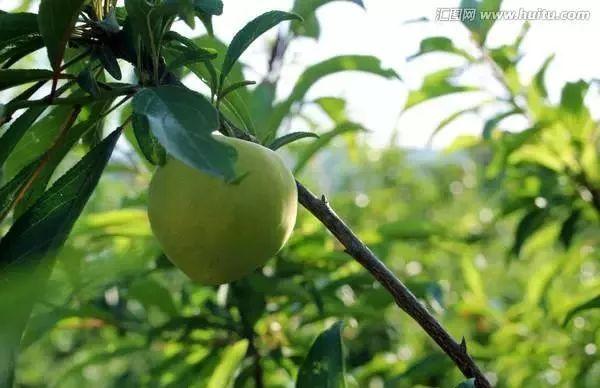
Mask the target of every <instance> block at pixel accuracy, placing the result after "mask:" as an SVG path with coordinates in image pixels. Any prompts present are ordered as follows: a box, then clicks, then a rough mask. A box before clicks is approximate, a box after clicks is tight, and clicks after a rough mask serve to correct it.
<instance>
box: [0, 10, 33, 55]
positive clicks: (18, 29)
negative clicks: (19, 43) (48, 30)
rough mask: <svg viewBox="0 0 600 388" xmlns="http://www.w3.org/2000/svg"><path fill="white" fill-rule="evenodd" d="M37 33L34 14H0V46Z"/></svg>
mask: <svg viewBox="0 0 600 388" xmlns="http://www.w3.org/2000/svg"><path fill="white" fill-rule="evenodd" d="M38 33H39V29H38V22H37V16H36V15H35V14H33V13H26V12H21V13H3V14H0V47H4V46H6V45H8V44H9V43H10V42H11V41H15V40H20V39H23V37H26V36H31V35H34V34H38Z"/></svg>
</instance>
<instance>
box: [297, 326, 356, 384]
mask: <svg viewBox="0 0 600 388" xmlns="http://www.w3.org/2000/svg"><path fill="white" fill-rule="evenodd" d="M342 324H343V323H342V322H341V321H339V322H337V323H335V324H334V325H332V326H331V327H330V328H329V329H327V330H325V331H324V332H322V333H321V334H319V336H318V337H317V339H316V340H315V342H314V343H313V345H312V346H311V348H310V350H309V352H308V355H307V356H306V358H305V359H304V361H303V362H302V365H301V366H300V369H299V371H298V380H297V381H296V387H297V388H313V387H328V388H344V387H345V386H346V379H345V376H344V373H345V363H344V351H343V348H342V347H343V344H342Z"/></svg>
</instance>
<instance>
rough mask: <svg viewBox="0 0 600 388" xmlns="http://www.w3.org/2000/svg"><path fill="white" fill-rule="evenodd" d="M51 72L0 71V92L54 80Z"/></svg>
mask: <svg viewBox="0 0 600 388" xmlns="http://www.w3.org/2000/svg"><path fill="white" fill-rule="evenodd" d="M53 74H54V73H52V72H51V71H50V70H42V69H2V70H0V90H4V89H9V88H12V87H14V86H18V85H23V84H26V83H29V82H33V81H41V80H49V79H52V75H53Z"/></svg>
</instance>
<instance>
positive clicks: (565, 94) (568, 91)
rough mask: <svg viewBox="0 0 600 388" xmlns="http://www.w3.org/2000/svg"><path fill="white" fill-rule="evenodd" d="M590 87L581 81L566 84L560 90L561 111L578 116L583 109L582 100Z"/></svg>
mask: <svg viewBox="0 0 600 388" xmlns="http://www.w3.org/2000/svg"><path fill="white" fill-rule="evenodd" d="M589 87H590V85H589V84H588V83H587V82H585V81H583V80H580V81H577V82H567V83H566V84H565V86H564V87H563V89H562V93H561V97H560V106H561V108H562V109H563V110H565V111H567V112H569V113H572V114H578V113H580V112H581V111H582V110H583V109H585V104H584V99H585V95H586V93H587V91H588V89H589Z"/></svg>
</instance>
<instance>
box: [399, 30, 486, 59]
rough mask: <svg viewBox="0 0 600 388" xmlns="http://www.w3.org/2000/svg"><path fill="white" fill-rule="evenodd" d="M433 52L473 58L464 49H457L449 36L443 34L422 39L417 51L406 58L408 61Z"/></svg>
mask: <svg viewBox="0 0 600 388" xmlns="http://www.w3.org/2000/svg"><path fill="white" fill-rule="evenodd" d="M433 52H446V53H451V54H456V55H460V56H462V57H464V58H466V59H468V60H469V61H474V60H475V58H473V57H472V56H471V55H470V54H469V53H467V52H466V51H465V50H462V49H459V48H458V47H456V46H454V43H453V42H452V40H451V39H449V38H446V37H445V36H433V37H430V38H425V39H423V40H422V41H421V44H420V46H419V52H417V53H416V54H413V55H411V56H410V57H408V58H407V59H408V60H409V61H410V60H412V59H415V58H418V57H420V56H422V55H425V54H429V53H433Z"/></svg>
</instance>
